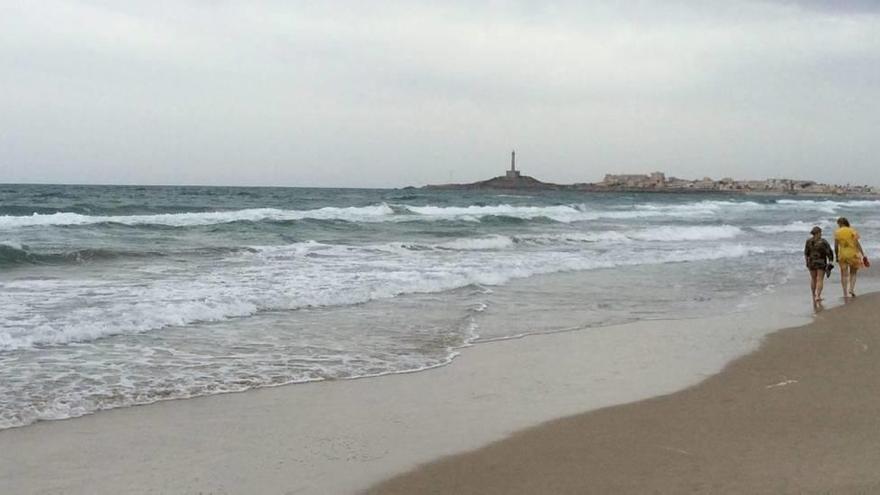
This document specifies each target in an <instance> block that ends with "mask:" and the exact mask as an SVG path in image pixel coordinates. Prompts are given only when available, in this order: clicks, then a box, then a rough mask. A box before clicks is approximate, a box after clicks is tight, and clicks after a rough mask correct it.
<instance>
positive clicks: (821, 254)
mask: <svg viewBox="0 0 880 495" xmlns="http://www.w3.org/2000/svg"><path fill="white" fill-rule="evenodd" d="M810 234H812V237H810V238H809V239H807V243H806V245H805V246H804V261H805V262H806V264H807V270H810V289H811V290H812V292H813V302H814V303H818V302H819V301H821V300H822V287H823V285H824V283H823V282H824V281H825V273H826V270H828V271H829V272H830V268H829V267H833V266H834V265H832V264H831V262H832V261H833V260H834V251H832V250H831V246H830V245H829V244H828V241H826V240H825V239H823V238H822V229H820V228H819V227H813V230H811V231H810Z"/></svg>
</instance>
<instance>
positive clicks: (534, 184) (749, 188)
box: [403, 168, 880, 198]
mask: <svg viewBox="0 0 880 495" xmlns="http://www.w3.org/2000/svg"><path fill="white" fill-rule="evenodd" d="M403 189H405V190H419V189H420V190H452V191H480V190H500V191H524V192H536V191H571V192H583V193H668V194H718V195H723V196H799V197H811V198H815V197H842V196H845V197H863V198H877V197H880V191H878V190H877V189H876V188H874V187H871V186H867V185H864V186H852V185H832V184H823V183H819V182H816V181H812V180H795V179H766V180H735V179H731V178H724V179H720V180H712V179H710V178H708V177H706V178H703V179H700V180H686V179H679V178H676V177H669V178H667V177H666V175H665V174H664V173H662V172H654V173H651V174H643V175H612V174H608V175H606V176H605V179H604V180H603V181H602V182H584V183H574V184H554V183H550V182H543V181H541V180H538V179H535V178H534V177H530V176H527V175H520V172H519V171H518V170H516V169H513V168H511V170H509V171H508V172H507V174H506V175H501V176H497V177H493V178H491V179H487V180H483V181H477V182H470V183H462V184H428V185H425V186H422V187H418V188H417V187H414V186H409V187H405V188H403Z"/></svg>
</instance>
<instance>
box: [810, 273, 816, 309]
mask: <svg viewBox="0 0 880 495" xmlns="http://www.w3.org/2000/svg"><path fill="white" fill-rule="evenodd" d="M810 295H811V296H812V297H813V300H814V301H815V300H816V270H813V269H812V268H811V269H810Z"/></svg>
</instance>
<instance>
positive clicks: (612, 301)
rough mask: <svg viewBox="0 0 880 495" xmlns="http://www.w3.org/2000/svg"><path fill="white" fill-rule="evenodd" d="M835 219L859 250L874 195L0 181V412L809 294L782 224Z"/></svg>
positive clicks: (381, 368) (876, 204) (69, 406)
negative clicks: (788, 290)
mask: <svg viewBox="0 0 880 495" xmlns="http://www.w3.org/2000/svg"><path fill="white" fill-rule="evenodd" d="M838 216H846V217H849V218H850V220H851V221H852V223H853V225H854V226H855V227H856V228H857V229H858V230H859V231H860V232H861V233H862V237H863V239H864V240H865V242H864V243H865V246H866V248H867V249H868V251H869V252H876V251H877V250H878V248H880V244H878V241H880V201H877V200H874V199H855V198H842V197H829V198H808V199H805V198H799V197H771V196H725V195H705V194H659V193H641V194H624V193H577V192H560V191H547V192H528V193H521V194H520V193H508V192H503V193H502V192H498V191H454V190H426V189H385V190H379V189H314V188H274V187H195V186H193V187H189V186H187V187H183V186H174V187H166V186H149V187H139V186H81V185H2V184H0V429H5V428H12V427H19V426H23V425H27V424H31V423H34V422H36V421H40V420H54V419H63V418H70V417H75V416H81V415H85V414H90V413H94V412H96V411H99V410H103V409H111V408H117V407H125V406H132V405H137V404H147V403H152V402H156V401H160V400H166V399H183V398H189V397H196V396H204V395H210V394H220V393H227V392H238V391H243V390H248V389H253V388H259V387H270V386H277V385H284V384H296V383H304V382H313V381H322V380H344V379H354V378H361V377H374V376H379V375H387V374H394V373H410V372H418V371H422V370H428V369H431V368H435V367H438V366H444V365H448V364H450V363H452V362H453V361H454V360H455V358H456V356H457V355H458V354H459V353H460V352H461V350H462V349H463V348H465V347H468V346H475V345H483V344H487V343H490V342H493V341H497V340H502V339H510V338H528V336H529V335H533V334H544V333H552V332H562V331H583V330H590V331H609V332H611V331H614V328H615V325H619V324H622V323H627V322H632V321H638V320H650V319H663V320H677V319H681V320H685V319H692V318H700V317H705V316H710V315H712V316H714V315H720V314H732V315H734V314H736V313H737V312H744V311H748V310H749V308H750V307H753V305H754V304H755V302H756V301H759V300H761V299H762V298H767V297H773V296H774V294H776V293H778V291H780V290H783V288H785V287H795V286H796V287H799V288H800V287H801V286H802V287H803V288H802V290H803V293H804V306H805V308H809V302H808V301H809V292H808V289H807V288H806V284H807V277H806V274H805V269H804V267H803V255H802V250H803V246H804V241H805V240H806V238H807V237H808V236H809V231H810V229H811V228H812V227H813V226H814V225H819V226H821V227H823V228H824V229H825V232H826V235H827V236H829V237H830V236H831V234H832V232H833V226H834V220H835V219H836V218H837V217H838ZM835 280H836V279H835ZM838 289H839V287H837V286H836V285H835V284H829V287H828V289H827V293H828V294H829V295H830V296H829V297H831V296H832V295H833V296H835V297H836V296H837V292H838ZM806 310H807V309H805V311H806ZM583 353H584V358H585V359H589V354H590V350H589V349H585V350H583Z"/></svg>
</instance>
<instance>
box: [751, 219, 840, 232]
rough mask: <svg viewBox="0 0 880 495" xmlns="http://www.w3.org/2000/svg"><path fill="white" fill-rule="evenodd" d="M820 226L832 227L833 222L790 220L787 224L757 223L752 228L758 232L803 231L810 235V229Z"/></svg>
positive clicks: (824, 227)
mask: <svg viewBox="0 0 880 495" xmlns="http://www.w3.org/2000/svg"><path fill="white" fill-rule="evenodd" d="M815 226H819V227H821V228H823V229H829V228H831V222H803V221H800V220H798V221H795V222H790V223H787V224H785V225H756V226H754V227H752V229H754V230H757V231H758V232H764V233H766V234H776V233H779V232H801V233H803V234H804V235H809V233H810V230H811V229H812V228H813V227H815Z"/></svg>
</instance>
